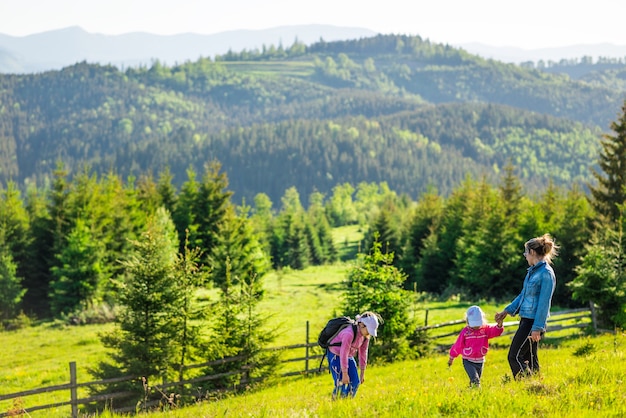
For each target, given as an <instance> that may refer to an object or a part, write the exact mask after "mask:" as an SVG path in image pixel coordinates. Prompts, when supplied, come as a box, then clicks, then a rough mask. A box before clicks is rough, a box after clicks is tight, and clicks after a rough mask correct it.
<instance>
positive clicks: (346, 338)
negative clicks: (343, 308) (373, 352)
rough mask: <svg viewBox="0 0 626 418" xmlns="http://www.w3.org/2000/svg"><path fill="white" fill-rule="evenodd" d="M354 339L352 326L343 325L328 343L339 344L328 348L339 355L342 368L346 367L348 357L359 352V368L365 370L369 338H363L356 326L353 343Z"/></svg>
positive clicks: (345, 368)
mask: <svg viewBox="0 0 626 418" xmlns="http://www.w3.org/2000/svg"><path fill="white" fill-rule="evenodd" d="M352 339H354V332H353V331H352V327H351V326H350V327H345V328H344V329H342V330H341V331H340V332H339V334H337V336H336V337H335V338H333V339H332V340H331V341H330V343H331V344H334V343H341V345H340V346H330V347H328V350H329V351H330V352H331V353H333V354H336V355H338V356H339V363H340V364H341V369H342V370H347V369H348V358H349V357H354V356H355V354H356V353H357V351H358V353H359V367H360V368H361V370H365V366H367V351H368V348H369V341H370V340H369V338H365V337H364V336H363V334H361V333H360V332H359V330H358V328H357V331H356V339H354V343H353V342H352Z"/></svg>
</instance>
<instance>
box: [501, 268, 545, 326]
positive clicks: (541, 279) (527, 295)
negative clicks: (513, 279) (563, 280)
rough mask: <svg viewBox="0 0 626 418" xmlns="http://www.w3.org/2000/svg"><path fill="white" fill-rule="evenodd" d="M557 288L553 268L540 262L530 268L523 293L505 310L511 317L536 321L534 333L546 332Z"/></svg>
mask: <svg viewBox="0 0 626 418" xmlns="http://www.w3.org/2000/svg"><path fill="white" fill-rule="evenodd" d="M555 287H556V276H555V275H554V270H552V266H550V265H549V264H548V263H546V262H545V261H540V262H538V263H537V264H535V265H534V266H530V267H529V268H528V270H527V273H526V278H524V286H523V288H522V292H521V293H520V294H519V295H518V296H517V297H516V298H515V299H513V302H511V304H510V305H509V306H507V307H506V308H504V310H505V311H506V312H507V313H508V314H509V315H513V316H515V315H517V314H519V316H520V317H521V318H528V319H534V320H535V322H534V323H533V327H532V331H545V330H546V321H547V320H548V318H549V317H550V305H551V303H552V294H553V293H554V288H555Z"/></svg>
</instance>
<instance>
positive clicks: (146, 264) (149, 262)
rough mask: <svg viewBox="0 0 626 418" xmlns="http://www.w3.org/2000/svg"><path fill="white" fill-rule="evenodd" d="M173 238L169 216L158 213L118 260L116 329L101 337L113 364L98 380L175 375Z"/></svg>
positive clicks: (177, 292)
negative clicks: (122, 272)
mask: <svg viewBox="0 0 626 418" xmlns="http://www.w3.org/2000/svg"><path fill="white" fill-rule="evenodd" d="M177 249H178V238H177V234H176V231H175V228H174V224H173V222H172V221H171V218H170V216H169V213H168V212H167V211H166V210H165V209H162V208H161V209H158V210H157V211H156V213H155V214H154V216H152V217H151V218H150V219H149V221H148V225H147V228H146V230H145V232H144V233H143V234H142V235H141V237H140V239H138V240H137V241H134V242H133V251H132V253H131V254H129V256H128V257H127V258H126V259H125V260H122V265H123V267H124V277H120V278H119V279H118V285H119V292H118V297H119V304H120V306H121V308H122V312H121V314H120V315H119V317H118V319H117V327H116V329H115V330H114V331H112V332H111V333H108V334H106V335H104V336H103V338H102V342H103V344H104V345H105V347H107V348H110V349H111V350H112V351H111V355H110V356H111V360H112V362H109V363H107V362H104V363H102V364H101V365H100V373H99V374H100V376H103V377H104V376H106V377H113V376H120V375H131V376H143V377H145V378H146V379H148V380H149V381H150V379H152V378H155V377H158V378H160V379H159V380H158V381H160V380H161V379H165V378H168V377H172V376H174V375H175V373H176V372H178V370H177V367H176V363H177V361H179V359H180V357H179V355H178V354H179V352H180V345H179V342H178V341H179V339H178V332H179V329H180V327H181V319H182V318H181V315H180V309H181V303H180V302H181V299H182V293H183V289H181V286H180V283H181V282H180V281H179V280H177V279H176V269H175V267H176V263H177Z"/></svg>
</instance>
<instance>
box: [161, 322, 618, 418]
mask: <svg viewBox="0 0 626 418" xmlns="http://www.w3.org/2000/svg"><path fill="white" fill-rule="evenodd" d="M501 338H503V339H506V338H508V337H501ZM589 344H590V345H591V346H592V349H591V351H589V350H588V349H585V350H583V351H587V352H588V354H587V355H582V356H581V355H577V354H576V353H577V352H578V350H579V348H580V347H581V346H587V345H589ZM625 344H626V339H625V336H624V334H620V335H618V336H612V335H603V336H600V337H596V338H582V339H573V340H566V341H563V342H562V343H561V344H560V345H559V346H553V347H552V348H541V351H540V353H539V355H540V361H541V364H542V373H541V376H540V377H536V378H531V379H528V380H526V381H521V382H515V381H511V380H510V379H509V377H510V370H509V367H508V363H507V361H506V354H507V351H506V349H493V350H491V351H490V352H489V354H488V355H487V363H486V364H485V369H484V373H483V379H482V387H481V388H480V389H470V388H468V379H467V376H466V375H465V372H464V371H463V367H462V364H461V362H460V361H456V362H455V363H454V364H453V366H452V367H451V368H450V369H448V368H447V365H446V361H447V356H446V355H445V354H442V355H438V356H432V357H429V358H424V359H420V360H417V361H406V362H401V363H395V364H391V365H385V366H371V367H370V368H368V371H367V374H366V381H365V383H364V385H362V386H361V388H360V389H359V392H358V393H357V396H356V398H355V399H350V400H341V401H332V400H331V396H330V392H331V388H332V381H331V378H330V376H329V375H328V374H326V373H324V374H322V375H318V376H314V377H303V378H297V379H294V380H283V381H280V382H277V383H276V385H275V386H272V387H268V388H265V389H260V390H257V391H255V392H252V393H247V394H244V395H240V396H231V397H228V398H226V399H223V400H220V401H216V402H208V403H203V404H200V405H197V406H193V407H186V408H184V409H180V410H176V409H173V410H170V411H167V412H162V413H154V414H151V415H150V416H151V417H153V418H160V417H243V416H245V417H268V418H269V417H330V416H332V417H352V416H361V417H390V418H391V417H394V418H395V417H419V416H428V417H440V416H451V417H458V416H468V417H477V416H478V417H484V418H488V417H504V416H506V417H523V416H539V417H622V416H626V391H624V389H623V385H624V383H625V382H624V379H625V376H626V361H624V360H625V358H624V356H625V348H626V347H625Z"/></svg>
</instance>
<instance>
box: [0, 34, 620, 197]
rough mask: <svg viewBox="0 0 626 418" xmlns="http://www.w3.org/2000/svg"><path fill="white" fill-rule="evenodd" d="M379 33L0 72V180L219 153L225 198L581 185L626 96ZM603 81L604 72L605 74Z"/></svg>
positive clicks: (151, 167) (135, 168)
mask: <svg viewBox="0 0 626 418" xmlns="http://www.w3.org/2000/svg"><path fill="white" fill-rule="evenodd" d="M612 74H615V76H614V77H611V76H607V77H605V78H603V79H600V78H597V77H596V78H593V80H591V81H590V82H585V81H577V80H573V79H570V78H569V77H568V76H567V75H563V74H549V73H546V72H541V71H539V70H536V69H533V68H524V67H521V66H516V65H512V64H502V63H499V62H495V61H492V60H484V59H482V58H480V57H477V56H473V55H470V54H468V53H466V52H465V51H463V50H460V49H455V48H452V47H450V46H447V45H440V44H434V43H431V42H429V41H424V40H422V39H421V38H420V37H407V36H392V35H379V36H376V37H372V38H364V39H360V40H353V41H341V42H331V43H327V42H319V43H317V44H314V45H311V46H309V47H306V46H305V45H303V44H299V43H297V42H296V43H294V44H293V45H292V46H291V47H288V48H283V47H282V46H279V47H274V46H271V47H269V48H264V49H263V50H262V51H258V50H254V51H241V52H229V53H228V54H225V55H223V56H219V57H216V59H215V60H211V59H206V58H200V59H198V60H197V61H195V62H187V63H184V64H181V65H178V66H174V67H167V66H164V65H161V64H160V63H159V62H155V63H153V65H152V66H151V67H149V68H145V67H141V68H130V69H127V70H125V71H120V70H119V69H117V68H116V67H113V66H100V65H91V64H88V63H77V64H76V65H74V66H71V67H67V68H64V69H63V70H60V71H50V72H46V73H41V74H31V75H0V100H1V103H2V108H1V111H0V181H1V182H3V183H6V181H8V180H14V181H16V182H17V183H18V184H20V185H21V184H23V183H24V182H26V181H28V182H31V183H32V182H33V181H36V182H37V183H38V184H45V183H46V182H48V181H49V180H50V178H51V173H52V172H53V170H54V167H55V165H56V163H57V162H58V161H60V160H61V161H63V162H64V164H65V167H66V168H67V169H68V170H69V171H70V174H71V175H73V174H75V173H77V172H78V171H80V167H81V166H82V165H84V164H88V165H89V166H90V167H91V168H92V169H94V170H95V171H96V172H99V173H104V172H108V171H111V170H112V171H114V172H116V173H118V174H120V175H122V176H123V177H128V176H131V175H132V176H139V175H142V174H145V173H149V172H153V173H155V172H159V171H161V170H163V169H164V168H165V167H168V168H169V170H170V172H171V173H172V174H173V178H174V183H175V184H177V185H180V184H182V182H183V181H185V178H186V174H185V173H186V170H187V169H188V168H189V167H194V168H195V169H196V170H197V171H201V170H202V167H203V165H204V164H205V163H206V162H207V161H209V160H214V159H216V160H218V161H220V162H221V163H222V165H223V168H224V170H225V171H226V172H227V173H228V176H229V179H230V186H231V188H232V190H233V191H234V192H235V199H237V200H238V201H241V200H242V199H247V200H248V201H250V200H251V199H252V198H253V196H254V195H255V194H256V193H259V192H263V193H267V194H268V195H269V196H270V197H271V198H272V199H273V200H276V199H278V198H279V197H280V196H281V195H282V193H283V192H284V191H285V190H286V189H287V188H289V187H291V186H295V187H296V188H297V189H298V190H299V191H301V192H303V193H305V194H308V193H309V192H310V191H312V190H318V191H322V192H324V193H328V192H329V191H330V190H331V188H332V186H334V185H336V184H341V183H344V182H351V183H354V184H356V183H357V182H359V181H366V182H380V181H386V182H389V184H392V185H393V186H394V188H395V190H398V191H400V192H406V193H410V194H411V195H413V196H416V195H417V194H418V193H420V192H421V191H423V190H426V188H428V187H429V186H434V187H436V188H438V189H439V190H441V191H442V192H443V193H448V192H450V190H452V188H453V187H454V185H457V184H459V183H460V182H461V181H462V180H463V178H464V177H465V176H466V175H467V174H471V175H473V176H487V177H488V178H493V176H494V175H497V174H498V172H499V170H500V169H501V168H502V167H503V166H504V165H505V164H506V161H508V160H511V161H512V162H513V164H514V165H515V166H516V167H518V169H519V174H520V176H521V177H522V178H523V179H531V183H534V184H536V185H538V186H539V187H542V186H545V184H547V182H548V180H550V179H552V180H553V181H555V182H556V183H557V184H570V183H571V182H579V181H584V180H586V179H589V178H590V176H589V173H588V171H587V170H588V167H589V166H591V165H592V164H593V162H594V161H595V158H596V155H597V154H596V152H597V143H598V140H597V138H598V137H599V134H600V132H601V131H604V130H606V128H607V127H608V125H609V122H610V121H611V120H613V119H614V117H615V114H616V113H617V111H618V110H619V107H620V105H621V101H622V100H623V99H624V97H625V96H626V92H624V91H623V90H621V89H619V88H615V86H620V85H623V84H619V83H618V81H617V79H618V78H619V77H618V76H619V73H612ZM602 80H604V81H602Z"/></svg>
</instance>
